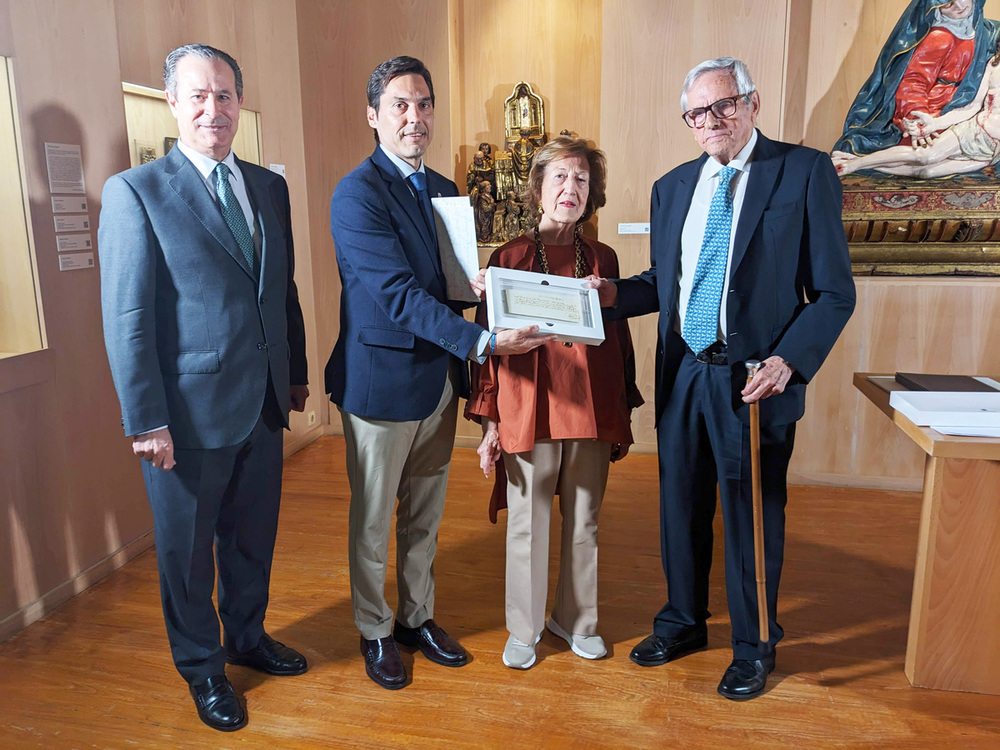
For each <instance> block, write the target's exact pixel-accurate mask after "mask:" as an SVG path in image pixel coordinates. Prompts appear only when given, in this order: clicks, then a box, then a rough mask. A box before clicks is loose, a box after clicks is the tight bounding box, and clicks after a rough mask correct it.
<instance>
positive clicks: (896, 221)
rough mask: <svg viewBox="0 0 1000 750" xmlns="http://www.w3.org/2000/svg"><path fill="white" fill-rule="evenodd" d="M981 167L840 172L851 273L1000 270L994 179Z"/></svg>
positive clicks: (998, 189)
mask: <svg viewBox="0 0 1000 750" xmlns="http://www.w3.org/2000/svg"><path fill="white" fill-rule="evenodd" d="M992 171H993V170H992V169H990V170H989V171H988V172H989V173H978V174H977V175H976V176H972V175H969V176H962V177H955V178H951V179H935V180H919V179H914V178H912V177H906V178H899V177H892V176H889V175H869V174H860V175H859V174H854V175H850V176H847V177H844V178H843V187H844V216H843V220H844V231H845V232H846V234H847V241H848V243H849V246H850V251H851V265H852V268H853V270H854V273H855V275H863V276H1000V183H998V181H997V179H996V178H995V175H994V174H990V173H992Z"/></svg>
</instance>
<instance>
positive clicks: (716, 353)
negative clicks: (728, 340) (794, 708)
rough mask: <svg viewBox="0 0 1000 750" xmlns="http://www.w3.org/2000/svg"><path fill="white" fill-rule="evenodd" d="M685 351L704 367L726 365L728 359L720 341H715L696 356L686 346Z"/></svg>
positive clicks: (724, 346) (724, 347) (723, 345)
mask: <svg viewBox="0 0 1000 750" xmlns="http://www.w3.org/2000/svg"><path fill="white" fill-rule="evenodd" d="M684 348H685V349H687V351H688V354H690V355H691V356H692V357H694V358H695V359H696V360H698V361H699V362H701V363H702V364H706V365H728V364H729V357H728V356H727V354H726V345H725V344H723V343H722V342H721V341H716V342H715V343H714V344H712V345H711V346H709V347H706V348H705V349H702V350H701V351H700V352H698V353H697V354H696V353H695V352H693V351H692V350H691V347H690V346H688V345H687V344H685V345H684Z"/></svg>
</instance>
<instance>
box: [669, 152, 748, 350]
mask: <svg viewBox="0 0 1000 750" xmlns="http://www.w3.org/2000/svg"><path fill="white" fill-rule="evenodd" d="M736 172H737V170H736V169H735V168H733V167H723V168H722V169H720V170H719V186H718V187H717V188H716V189H715V195H713V196H712V202H711V204H710V205H709V207H708V221H707V223H706V224H705V238H704V239H703V240H702V243H701V252H700V253H699V254H698V265H697V266H696V267H695V270H694V280H693V281H692V282H691V296H690V297H689V298H688V304H687V312H686V313H685V315H684V327H683V330H682V331H681V336H682V338H683V339H684V341H685V343H686V344H687V345H688V346H689V347H691V351H693V352H700V351H703V350H704V349H707V348H708V347H710V346H711V345H712V344H714V343H715V342H716V341H718V339H719V306H720V304H721V303H722V287H723V285H724V282H725V279H726V261H727V260H728V259H729V235H730V233H731V232H732V227H733V196H732V194H731V193H730V192H729V183H730V182H731V181H732V179H733V176H734V175H735V174H736Z"/></svg>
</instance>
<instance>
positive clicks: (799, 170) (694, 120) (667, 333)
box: [592, 57, 854, 700]
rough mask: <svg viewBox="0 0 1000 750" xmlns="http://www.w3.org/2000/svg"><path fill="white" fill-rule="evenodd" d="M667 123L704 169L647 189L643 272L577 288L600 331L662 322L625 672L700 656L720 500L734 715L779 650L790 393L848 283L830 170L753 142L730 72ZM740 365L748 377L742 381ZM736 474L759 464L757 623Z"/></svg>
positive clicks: (748, 530) (691, 88)
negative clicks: (655, 513)
mask: <svg viewBox="0 0 1000 750" xmlns="http://www.w3.org/2000/svg"><path fill="white" fill-rule="evenodd" d="M681 111H682V113H683V119H684V122H685V124H686V125H687V126H688V127H689V128H691V131H692V133H693V134H694V137H695V140H696V141H697V142H698V144H699V146H701V148H702V150H703V151H704V152H705V153H704V154H702V156H701V157H700V158H698V159H696V160H695V161H692V162H688V163H687V164H682V165H681V166H679V167H677V168H676V169H674V170H672V171H671V172H669V173H668V174H667V175H665V176H664V177H662V178H661V179H660V180H658V181H657V182H656V184H655V185H654V186H653V194H652V201H651V208H650V222H651V227H650V228H651V233H650V235H651V236H650V256H651V267H650V268H649V270H648V271H645V272H643V273H641V274H639V275H637V276H633V277H632V278H629V279H624V280H618V281H609V280H606V279H596V280H594V281H593V282H592V285H593V286H594V287H596V288H597V289H598V292H599V294H600V297H601V304H602V305H603V306H605V307H608V308H611V309H610V310H608V311H607V314H608V316H609V317H612V318H623V317H631V316H635V315H643V314H645V313H650V312H655V311H659V313H660V315H659V330H658V339H657V351H656V373H657V375H656V420H657V422H656V424H657V437H658V447H659V457H660V520H661V553H662V558H663V570H664V573H665V574H666V578H667V586H668V595H669V599H668V601H667V603H666V604H665V605H663V607H662V608H661V609H660V611H659V612H658V613H657V614H656V616H655V618H654V619H653V633H652V635H650V636H648V637H647V638H645V639H644V640H642V641H641V642H640V643H639V644H637V645H636V646H635V648H633V649H632V653H631V658H632V661H634V662H635V663H637V664H639V665H641V666H646V667H651V666H657V665H661V664H666V663H667V662H669V661H672V660H674V659H677V658H679V657H681V656H684V655H686V654H689V653H691V652H693V651H697V650H699V649H702V648H704V647H705V646H706V645H707V642H708V630H707V627H706V621H707V620H708V618H709V611H708V581H709V569H710V567H711V564H712V545H713V532H712V519H713V517H714V516H715V506H716V487H717V486H718V491H719V501H720V502H721V505H722V513H723V522H724V530H725V554H726V591H727V600H728V605H729V616H730V621H731V624H732V649H733V660H732V662H731V663H730V665H729V666H728V668H727V669H726V670H725V673H724V674H723V677H722V680H721V682H720V683H719V686H718V691H719V693H720V694H721V695H723V696H724V697H726V698H730V699H733V700H747V699H749V698H755V697H757V696H758V695H760V694H761V693H763V691H764V687H765V685H766V682H767V676H768V675H769V674H770V673H771V671H772V670H773V669H774V664H775V655H774V649H775V645H776V644H777V642H778V641H779V640H780V639H781V637H782V634H783V633H782V629H781V627H780V626H779V625H778V622H777V619H776V617H777V598H778V582H779V579H780V577H781V564H782V559H783V552H784V536H785V533H784V531H785V529H784V527H785V503H786V500H787V493H786V488H785V478H786V474H787V470H788V461H789V459H790V458H791V454H792V445H793V441H794V436H795V422H796V421H797V420H798V419H799V418H800V417H801V416H802V414H803V412H804V410H805V387H806V383H807V382H809V380H810V379H811V378H812V377H813V375H815V374H816V371H817V370H818V369H819V367H820V365H821V364H822V363H823V360H824V359H825V358H826V356H827V354H828V353H829V352H830V349H831V348H832V347H833V345H834V343H835V342H836V340H837V337H838V336H839V335H840V332H841V330H842V329H843V327H844V325H845V324H846V323H847V320H848V318H850V315H851V313H852V311H853V309H854V282H853V280H852V278H851V263H850V258H849V257H848V253H847V241H846V239H845V237H844V231H843V228H842V224H841V188H840V182H839V180H838V178H837V174H836V171H835V170H834V168H833V165H832V163H831V162H830V157H829V156H827V155H826V154H824V153H821V152H819V151H816V150H814V149H811V148H806V147H803V146H796V145H792V144H788V143H780V142H778V141H772V140H770V139H769V138H767V137H765V136H764V135H763V134H762V133H760V132H759V131H758V130H756V129H755V127H754V125H755V123H756V120H757V115H758V113H759V111H760V97H759V95H758V93H757V91H756V87H755V86H754V83H753V80H752V79H751V77H750V72H749V71H748V70H747V67H746V65H745V64H744V63H742V62H741V61H739V60H736V59H734V58H731V57H728V58H727V57H723V58H718V59H715V60H708V61H706V62H704V63H702V64H700V65H698V66H697V67H695V68H694V69H693V70H692V71H691V72H690V73H688V75H687V78H686V79H685V81H684V87H683V90H682V93H681ZM751 359H759V360H762V362H761V365H760V369H759V371H758V372H757V373H756V374H755V375H753V377H752V378H751V379H750V381H749V382H747V377H746V370H745V363H746V362H747V360H751ZM751 404H755V405H756V407H755V408H756V409H759V423H760V425H759V426H760V430H759V451H752V450H751V441H752V436H751V428H750V424H749V423H750V419H751V417H750V408H751V407H750V405H751ZM752 454H754V455H753V456H752ZM758 454H759V455H758ZM752 458H759V478H760V492H759V493H758V494H759V498H760V503H759V512H760V520H761V521H762V524H763V534H762V537H763V539H762V541H763V563H764V564H763V566H762V567H763V570H762V571H761V573H762V575H761V576H759V578H761V579H763V578H764V577H765V575H764V574H765V573H766V585H764V586H762V587H761V588H764V589H766V591H765V592H764V594H765V596H766V608H764V611H760V610H759V608H758V603H757V601H758V600H757V595H756V591H757V588H758V587H757V581H756V579H757V578H758V576H756V575H755V570H756V565H755V560H754V551H753V550H754V523H753V503H752V496H753V494H754V493H753V482H752V474H753V471H752V469H751V464H752V463H753V461H752ZM759 526H760V524H758V527H759Z"/></svg>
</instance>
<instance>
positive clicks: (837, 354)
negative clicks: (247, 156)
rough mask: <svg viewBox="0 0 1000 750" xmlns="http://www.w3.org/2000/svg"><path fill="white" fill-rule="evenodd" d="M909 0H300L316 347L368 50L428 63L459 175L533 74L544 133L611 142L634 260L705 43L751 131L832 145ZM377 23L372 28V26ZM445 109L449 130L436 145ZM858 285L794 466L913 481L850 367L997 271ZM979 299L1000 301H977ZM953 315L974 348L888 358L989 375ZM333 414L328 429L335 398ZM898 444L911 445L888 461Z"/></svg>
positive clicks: (620, 247)
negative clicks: (352, 1)
mask: <svg viewBox="0 0 1000 750" xmlns="http://www.w3.org/2000/svg"><path fill="white" fill-rule="evenodd" d="M906 5H907V0H845V2H839V0H838V1H836V2H835V1H834V0H753V1H752V2H751V1H750V0H746V1H744V2H736V1H734V0H703V2H698V3H679V2H661V0H603V1H602V2H598V1H597V0H585V1H583V2H579V1H578V2H570V1H569V0H566V1H565V2H563V1H560V2H551V3H545V4H541V5H539V4H530V3H528V2H527V1H526V0H449V1H448V2H447V4H445V3H444V2H443V0H439V1H438V2H434V3H427V4H424V5H421V6H419V8H418V7H415V6H414V5H412V4H410V3H405V2H399V1H398V0H381V1H380V2H376V3H369V4H366V5H365V6H363V7H360V8H358V7H352V8H351V9H350V11H349V12H348V11H347V10H345V9H344V8H343V6H334V7H330V6H325V7H322V8H314V7H312V6H307V5H306V4H304V3H303V4H300V6H299V29H300V45H301V50H302V52H301V54H302V63H303V64H302V70H303V76H306V75H311V76H313V78H314V80H315V82H316V85H317V86H319V87H321V88H323V89H324V90H325V91H327V92H328V96H327V97H326V99H325V100H324V101H322V102H319V103H318V104H317V113H316V117H315V118H314V122H315V124H314V125H313V126H312V127H313V130H312V131H310V133H309V134H308V137H307V141H308V142H316V143H318V144H320V145H319V146H318V154H320V155H321V158H319V159H317V160H315V161H314V162H311V163H310V167H309V168H310V200H311V202H312V206H311V208H310V211H311V213H310V216H311V222H312V227H313V241H314V244H315V246H316V248H317V251H316V253H315V256H316V260H317V263H318V264H322V270H319V266H318V267H317V269H318V270H317V273H316V277H315V279H316V285H317V287H316V288H317V299H318V312H317V325H318V328H319V330H320V335H319V339H320V348H321V350H322V352H323V356H324V357H325V356H326V355H328V353H329V351H330V349H331V348H332V346H333V342H334V340H335V338H336V331H337V315H338V313H337V305H338V304H339V281H338V280H337V278H336V273H335V272H336V263H335V260H334V259H333V257H332V252H330V250H332V245H331V243H329V238H328V221H329V220H328V217H327V216H326V212H325V208H326V206H325V201H326V200H327V199H328V196H329V194H330V193H331V192H332V190H333V187H334V186H335V185H336V182H337V180H338V179H339V178H340V177H341V176H343V174H345V173H346V171H348V170H349V169H350V168H352V167H353V166H354V165H355V164H356V163H357V162H358V161H360V159H361V158H363V156H364V155H365V154H366V153H367V151H368V149H369V148H370V141H367V138H369V137H370V136H369V135H368V133H367V126H364V124H363V121H362V117H361V113H360V106H361V105H360V104H359V105H358V107H359V111H358V112H357V114H355V113H354V112H353V111H348V112H347V114H346V115H345V111H344V109H343V104H342V102H343V101H344V94H343V85H344V84H343V83H342V82H343V81H344V80H345V78H346V79H349V80H350V81H354V83H353V84H352V85H354V86H356V87H357V88H356V89H353V90H352V91H356V92H357V93H352V94H351V96H348V97H347V102H348V103H349V102H350V101H353V100H358V99H360V97H361V89H362V87H363V85H364V81H365V79H366V77H367V74H368V72H369V71H370V70H371V68H372V67H373V66H374V65H375V63H377V62H378V61H379V60H381V59H384V58H386V57H389V56H390V55H393V54H401V53H404V52H405V53H407V54H413V55H416V56H417V57H421V58H422V59H424V60H425V62H428V65H429V66H430V67H431V70H432V72H433V73H434V75H435V81H436V83H437V84H438V89H439V90H438V105H437V125H438V131H437V135H436V138H435V143H434V146H433V147H432V149H431V151H430V153H429V155H428V163H429V164H431V166H433V167H435V168H436V169H438V170H439V171H445V172H446V173H449V171H450V173H451V174H452V175H453V176H454V178H455V180H456V182H458V183H459V185H461V184H462V183H463V181H464V174H465V169H466V167H467V165H468V163H469V161H470V160H471V156H472V152H473V150H474V149H475V147H476V145H477V144H478V143H479V142H480V141H482V140H489V141H491V142H493V143H500V142H501V141H502V138H503V126H502V106H503V100H504V98H505V97H506V96H507V95H508V94H509V93H510V90H511V88H512V87H513V84H514V83H516V82H517V81H519V80H527V81H529V82H530V83H531V84H532V85H533V86H534V87H535V89H536V91H537V92H538V93H539V94H540V95H541V96H542V98H543V100H544V101H545V104H546V117H547V126H548V131H549V132H550V134H551V133H557V132H558V131H559V130H560V129H562V128H563V127H569V128H571V129H574V130H576V131H578V132H580V133H581V134H583V135H586V136H587V137H589V138H592V139H593V140H595V141H596V142H597V144H598V145H599V146H600V147H601V148H603V149H604V151H605V152H606V153H607V155H608V163H609V184H608V204H607V206H605V208H604V209H602V210H601V211H600V213H599V214H598V217H597V225H598V232H599V237H600V239H601V240H602V241H603V242H606V243H608V244H610V245H611V246H612V247H614V248H615V249H616V250H617V251H618V254H619V256H620V258H621V262H622V263H621V264H622V271H623V273H625V274H631V273H635V272H638V271H641V270H643V269H645V268H646V267H648V262H649V243H648V239H647V238H645V237H642V236H635V235H622V236H619V235H618V234H617V225H618V223H619V222H643V221H647V220H648V213H649V209H648V205H649V203H648V201H649V190H650V187H651V185H652V183H653V182H654V181H655V180H656V179H657V178H658V177H659V176H660V175H662V174H664V173H665V172H667V171H668V170H669V169H671V168H672V167H674V166H676V165H677V164H679V163H681V162H683V161H686V160H688V159H691V158H694V157H696V156H697V155H698V153H699V151H698V147H697V145H696V144H695V142H694V139H693V138H692V137H691V135H690V133H689V132H688V129H687V128H686V127H685V126H684V124H683V122H682V121H681V119H680V107H679V104H678V96H679V93H680V86H681V83H682V81H683V77H684V74H685V73H686V72H687V71H688V70H689V69H690V68H691V67H692V66H693V65H695V64H697V63H698V62H700V61H701V60H704V59H707V58H710V57H715V56H717V55H724V54H728V55H735V56H737V57H741V58H742V59H744V60H745V61H746V62H747V64H748V65H749V66H750V69H751V71H752V72H753V74H754V77H755V81H756V83H757V86H758V88H759V90H760V95H761V102H762V110H761V116H760V121H759V126H760V128H761V129H762V130H763V132H765V133H766V134H768V135H770V136H772V137H778V138H783V139H785V140H790V141H793V142H804V143H805V144H806V145H810V146H814V147H816V148H821V149H824V150H827V149H829V148H830V146H831V145H832V144H833V142H834V141H835V140H836V138H837V136H839V134H840V130H841V127H842V124H843V120H844V115H845V114H846V111H847V108H848V107H849V105H850V102H851V101H852V100H853V98H854V96H855V94H856V93H857V90H858V88H859V87H860V86H861V84H862V83H863V81H864V79H865V78H866V77H867V76H868V74H869V72H870V71H871V68H872V65H873V63H874V60H875V57H876V56H877V54H878V51H879V49H880V48H881V46H882V43H883V42H884V40H885V38H886V36H887V35H888V33H889V32H890V31H891V29H892V27H893V25H894V24H895V22H896V20H897V19H898V17H899V14H900V13H901V12H902V10H903V9H904V8H905V6H906ZM986 12H987V15H988V16H991V17H994V18H1000V0H987V3H986ZM376 18H377V19H379V20H378V21H375V20H373V19H376ZM376 23H377V24H378V25H379V26H380V31H379V33H378V34H373V33H371V32H372V29H373V24H376ZM345 39H351V40H353V44H345V43H344V40H345ZM445 45H447V51H448V58H447V60H445V59H444V57H443V53H444V50H445ZM329 70H336V71H338V73H339V75H334V76H331V75H326V76H325V78H323V79H322V80H321V72H320V71H329ZM307 71H309V72H307ZM444 75H447V77H448V78H449V79H450V91H451V94H450V98H446V97H445V96H444V95H443V94H442V91H441V84H440V82H441V80H442V76H444ZM445 120H447V123H448V126H449V127H450V143H449V144H448V145H447V146H444V144H445V140H444V139H445V134H444V131H443V130H442V125H443V124H444V122H445ZM308 127H310V126H309V124H308V121H307V128H308ZM334 133H335V134H336V136H335V137H333V135H332V134H334ZM359 133H360V135H359ZM359 140H360V142H359ZM314 187H315V188H316V189H315V190H314V189H313V188H314ZM317 192H318V194H316V193H317ZM317 206H321V208H318V209H317V208H316V207H317ZM858 282H859V283H858V293H859V305H858V312H857V314H856V315H855V318H854V320H853V321H852V322H851V324H850V326H849V327H848V329H847V331H846V332H845V334H844V337H843V340H842V341H841V342H840V344H838V346H837V348H836V349H835V351H834V353H833V355H832V356H831V358H830V360H829V361H828V362H827V364H826V366H825V367H824V369H823V370H822V371H821V372H820V374H819V376H818V377H817V379H816V382H815V383H814V384H813V385H812V386H811V388H810V390H809V395H808V398H807V401H808V407H807V408H808V413H807V416H806V419H805V420H804V421H803V422H802V424H801V428H800V430H799V433H798V435H799V436H798V443H799V447H798V450H797V451H796V454H795V457H794V459H793V464H792V472H793V475H794V476H795V477H797V478H799V479H810V480H813V481H830V482H834V483H845V484H862V485H865V484H867V485H875V486H897V485H902V486H907V487H914V486H917V485H918V484H919V481H920V469H919V466H920V455H919V454H918V453H917V452H916V449H915V448H913V447H912V446H909V445H907V443H906V441H905V440H904V439H903V438H902V437H900V436H897V435H894V433H892V431H891V430H888V429H885V428H884V426H882V427H881V428H880V427H878V424H879V423H878V420H877V418H876V419H874V420H873V419H872V417H877V415H873V414H871V413H870V412H869V409H870V407H868V406H867V405H866V404H865V403H864V402H863V401H862V400H860V399H859V398H858V397H857V396H856V395H855V394H854V393H853V388H852V386H851V385H850V384H851V376H852V374H853V372H854V371H856V370H863V369H873V368H874V369H885V370H894V369H898V368H900V367H903V365H902V364H894V362H895V360H893V359H891V358H887V357H884V356H874V357H873V354H875V352H876V351H878V350H873V349H872V346H873V342H885V341H887V340H911V339H915V338H919V337H920V335H921V334H920V333H919V332H920V331H926V330H929V329H930V328H931V327H933V326H934V325H935V321H937V320H946V321H960V320H961V319H962V316H963V315H965V314H967V304H968V301H969V299H970V297H969V296H968V295H967V292H968V290H970V289H972V288H974V287H975V288H976V289H981V291H980V292H979V293H980V294H982V295H985V297H986V298H987V299H993V298H995V297H996V296H997V292H998V291H1000V284H998V283H997V282H994V281H971V282H970V281H968V280H962V279H956V280H905V279H904V280H896V279H859V280H858ZM925 287H926V289H925ZM926 295H930V297H932V298H933V306H922V305H918V306H916V307H914V306H913V305H912V300H913V299H914V297H915V296H917V297H921V298H924V297H926ZM984 305H985V307H984ZM887 310H888V311H894V310H907V315H906V316H905V317H902V318H900V317H897V316H895V314H894V313H884V312H883V311H887ZM977 312H978V314H982V315H986V316H987V317H990V316H993V317H995V316H996V315H997V309H996V308H995V307H990V306H989V305H988V304H986V303H983V304H980V306H979V307H978V308H977ZM949 330H954V331H955V336H956V338H955V340H956V342H957V344H956V346H958V347H960V348H962V349H963V350H964V351H978V352H980V355H979V356H977V357H974V358H971V359H969V358H965V359H963V360H961V361H957V360H951V359H948V360H945V359H943V358H941V357H940V356H939V355H938V353H937V352H935V351H932V350H929V349H921V350H920V354H919V356H913V353H912V352H911V353H910V354H909V355H908V356H906V357H902V356H901V357H900V360H899V361H900V362H902V361H906V362H907V363H908V364H907V368H908V369H916V370H936V371H942V372H944V371H947V372H959V371H970V372H977V373H981V374H990V373H993V374H1000V361H997V359H996V358H995V356H994V355H992V354H991V353H990V352H989V350H988V349H987V348H986V347H985V346H980V345H979V344H980V341H979V340H976V339H973V338H971V337H972V336H975V335H978V334H976V333H973V332H971V330H970V329H967V328H963V327H961V326H959V325H956V326H955V328H953V329H949ZM632 332H633V337H634V339H635V344H636V354H637V359H638V369H639V380H640V388H641V389H642V392H643V394H644V396H645V397H646V400H647V405H646V406H644V407H642V408H641V409H639V410H638V411H637V412H636V413H635V414H634V431H635V437H636V440H637V445H636V447H635V449H636V450H644V451H652V450H655V440H656V437H655V431H654V428H653V417H652V401H653V387H654V385H653V369H654V367H653V354H654V351H655V317H654V316H647V317H646V318H643V319H638V320H635V321H633V322H632ZM876 363H877V366H876ZM331 422H332V429H333V430H334V431H339V422H338V420H337V419H336V415H335V410H334V416H333V418H332V419H331ZM458 432H459V437H458V442H459V443H461V444H464V445H471V444H474V443H475V442H476V436H477V435H478V428H476V427H475V426H473V425H471V424H467V423H464V422H461V421H460V424H459V429H458ZM899 456H903V457H905V459H904V460H897V457H899Z"/></svg>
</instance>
